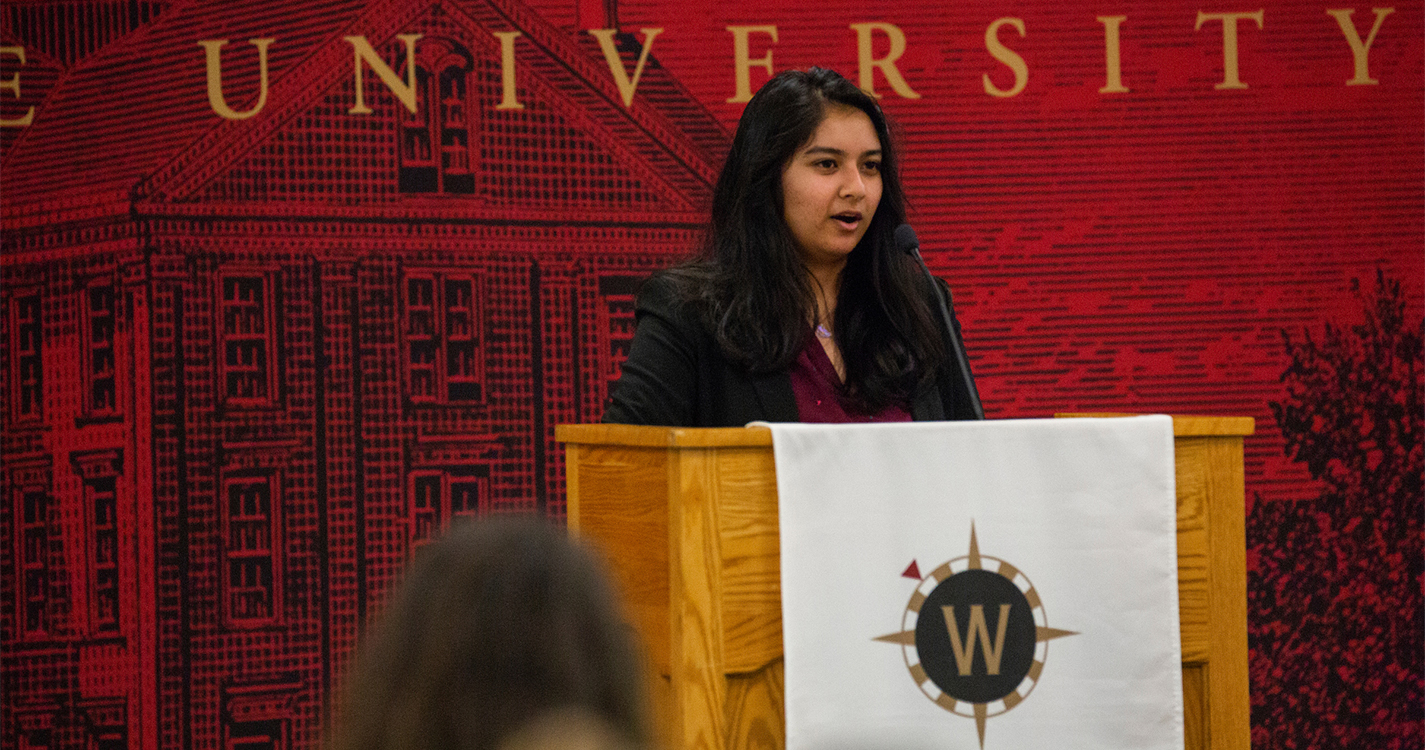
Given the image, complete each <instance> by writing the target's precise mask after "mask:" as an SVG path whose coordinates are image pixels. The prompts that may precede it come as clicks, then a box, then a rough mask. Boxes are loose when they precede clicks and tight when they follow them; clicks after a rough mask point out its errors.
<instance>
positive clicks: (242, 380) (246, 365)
mask: <svg viewBox="0 0 1425 750" xmlns="http://www.w3.org/2000/svg"><path fill="white" fill-rule="evenodd" d="M271 287H272V284H271V279H270V278H269V277H268V276H267V275H266V274H244V275H227V276H224V277H223V278H222V280H221V282H220V295H219V315H220V318H221V323H220V326H221V327H220V328H219V336H220V339H221V340H220V344H219V356H220V358H221V359H220V367H219V370H220V372H221V375H220V377H221V379H222V388H223V398H224V401H225V403H226V404H227V405H229V406H267V405H270V404H272V403H274V402H275V400H276V377H275V372H276V368H275V362H274V360H275V359H276V357H275V354H276V350H277V346H276V330H275V328H276V326H275V325H274V322H273V314H272V305H273V294H272V288H271Z"/></svg>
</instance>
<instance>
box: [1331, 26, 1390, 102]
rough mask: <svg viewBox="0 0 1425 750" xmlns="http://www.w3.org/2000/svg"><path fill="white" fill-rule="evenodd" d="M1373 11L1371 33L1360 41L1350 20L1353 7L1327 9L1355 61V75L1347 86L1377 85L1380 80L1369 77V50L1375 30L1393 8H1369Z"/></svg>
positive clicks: (1374, 38)
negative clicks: (1339, 28) (1344, 37)
mask: <svg viewBox="0 0 1425 750" xmlns="http://www.w3.org/2000/svg"><path fill="white" fill-rule="evenodd" d="M1371 10H1373V11H1375V14H1376V22H1375V25H1374V26H1372V27H1371V33H1370V34H1369V35H1368V36H1367V37H1366V41H1365V42H1364V43H1362V42H1361V35H1360V34H1358V33H1357V32H1356V24H1355V23H1353V22H1352V21H1351V14H1352V13H1355V12H1356V9H1355V8H1349V9H1346V10H1328V11H1326V12H1327V13H1328V14H1329V15H1331V16H1333V17H1334V18H1335V19H1336V25H1338V26H1340V27H1341V33H1343V34H1345V35H1346V43H1347V44H1349V45H1351V58H1352V60H1353V61H1354V62H1355V63H1356V75H1355V77H1354V78H1352V79H1351V80H1349V81H1346V85H1347V86H1379V85H1380V81H1377V80H1376V79H1374V78H1371V71H1370V64H1369V62H1368V61H1369V59H1370V52H1371V44H1373V43H1374V42H1375V40H1376V32H1377V31H1380V25H1381V22H1382V21H1384V20H1385V17H1386V16H1388V15H1390V14H1392V13H1394V12H1395V8H1371Z"/></svg>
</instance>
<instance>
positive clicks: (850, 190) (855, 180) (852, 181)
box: [841, 169, 866, 198]
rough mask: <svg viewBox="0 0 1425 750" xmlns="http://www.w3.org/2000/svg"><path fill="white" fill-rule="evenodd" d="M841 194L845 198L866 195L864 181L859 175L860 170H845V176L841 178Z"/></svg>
mask: <svg viewBox="0 0 1425 750" xmlns="http://www.w3.org/2000/svg"><path fill="white" fill-rule="evenodd" d="M841 195H842V196H843V197H846V198H861V197H863V196H865V195H866V181H865V180H864V179H862V177H861V170H859V169H851V170H847V172H846V176H845V177H843V178H842V180H841Z"/></svg>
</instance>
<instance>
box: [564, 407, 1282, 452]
mask: <svg viewBox="0 0 1425 750" xmlns="http://www.w3.org/2000/svg"><path fill="white" fill-rule="evenodd" d="M1054 416H1055V417H1130V416H1137V415H1133V414H1122V413H1107V412H1068V413H1061V414H1055V415H1054ZM1254 432H1256V421H1255V420H1254V419H1252V418H1251V417H1200V416H1178V415H1174V416H1173V435H1174V436H1175V437H1245V436H1247V435H1251V434H1253V433H1254ZM554 439H555V440H557V441H559V442H561V443H575V444H585V445H626V446H636V447H643V448H735V447H748V448H756V447H771V445H772V430H771V429H769V428H767V427H763V426H761V425H757V426H751V427H648V426H643V425H628V424H561V425H557V426H556V427H555V428H554Z"/></svg>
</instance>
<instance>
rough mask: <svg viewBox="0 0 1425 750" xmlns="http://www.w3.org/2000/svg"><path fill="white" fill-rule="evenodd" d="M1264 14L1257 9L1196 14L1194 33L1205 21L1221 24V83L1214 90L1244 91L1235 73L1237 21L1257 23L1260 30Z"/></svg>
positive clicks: (1200, 28) (1243, 84)
mask: <svg viewBox="0 0 1425 750" xmlns="http://www.w3.org/2000/svg"><path fill="white" fill-rule="evenodd" d="M1265 15H1266V13H1265V11H1264V10H1261V9H1259V10H1258V11H1257V12H1256V13H1203V12H1202V11H1198V12H1197V28H1195V29H1193V30H1194V31H1201V30H1202V24H1203V23H1204V22H1207V21H1221V22H1222V83H1219V84H1216V85H1214V86H1213V88H1214V89H1217V90H1218V91H1221V90H1223V89H1245V88H1247V84H1245V83H1242V78H1241V76H1240V75H1239V74H1238V72H1237V21H1239V20H1241V19H1243V18H1250V19H1252V20H1253V21H1256V22H1257V28H1258V29H1260V28H1262V19H1263V18H1264V17H1265Z"/></svg>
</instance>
